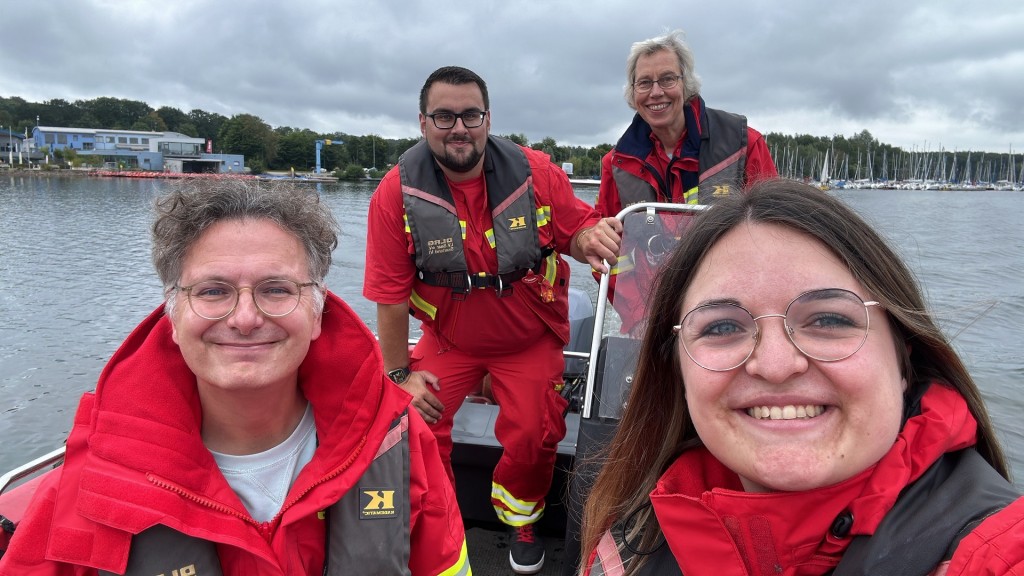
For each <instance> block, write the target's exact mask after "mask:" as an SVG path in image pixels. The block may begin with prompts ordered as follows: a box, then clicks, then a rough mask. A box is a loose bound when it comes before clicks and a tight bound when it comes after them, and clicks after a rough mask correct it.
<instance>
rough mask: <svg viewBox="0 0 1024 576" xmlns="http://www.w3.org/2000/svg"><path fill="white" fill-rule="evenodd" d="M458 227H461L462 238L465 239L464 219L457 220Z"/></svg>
mask: <svg viewBox="0 0 1024 576" xmlns="http://www.w3.org/2000/svg"><path fill="white" fill-rule="evenodd" d="M459 228H461V229H462V239H463V240H465V239H466V221H465V220H459Z"/></svg>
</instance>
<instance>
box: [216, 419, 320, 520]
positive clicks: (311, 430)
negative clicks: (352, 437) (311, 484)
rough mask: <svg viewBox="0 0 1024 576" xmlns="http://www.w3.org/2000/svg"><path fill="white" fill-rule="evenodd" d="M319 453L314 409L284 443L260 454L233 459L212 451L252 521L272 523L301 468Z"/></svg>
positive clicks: (232, 456) (233, 457)
mask: <svg viewBox="0 0 1024 576" xmlns="http://www.w3.org/2000/svg"><path fill="white" fill-rule="evenodd" d="M315 451H316V425H315V423H314V421H313V409H312V406H310V405H309V404H306V412H305V413H304V414H303V415H302V420H300V421H299V425H298V426H296V427H295V430H294V431H292V433H291V435H290V436H289V437H288V438H287V439H286V440H285V441H284V442H282V443H280V444H278V445H277V446H274V447H273V448H271V449H269V450H266V451H264V452H260V453H258V454H246V455H244V456H234V455H231V454H221V453H219V452H214V451H213V450H210V453H211V454H213V459H214V460H215V461H216V462H217V466H218V467H220V471H221V473H222V474H224V478H226V479H227V481H228V485H229V486H231V489H232V490H234V491H235V493H236V494H238V497H239V498H240V499H241V500H242V504H245V509H246V510H248V511H249V514H251V515H252V517H253V519H255V520H258V521H260V522H267V521H269V520H271V519H272V518H273V517H274V516H275V515H276V514H277V513H278V512H279V511H280V510H281V506H283V505H284V498H285V496H287V495H288V490H289V489H290V488H291V487H292V483H293V482H295V479H296V478H297V477H298V476H299V472H300V471H301V470H302V467H303V466H305V465H306V464H307V463H309V461H310V460H312V459H313V452H315Z"/></svg>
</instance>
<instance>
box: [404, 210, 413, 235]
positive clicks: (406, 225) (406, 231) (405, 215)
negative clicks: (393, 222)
mask: <svg viewBox="0 0 1024 576" xmlns="http://www.w3.org/2000/svg"><path fill="white" fill-rule="evenodd" d="M402 222H404V223H405V233H406V234H412V230H410V229H409V215H408V214H405V213H403V214H402Z"/></svg>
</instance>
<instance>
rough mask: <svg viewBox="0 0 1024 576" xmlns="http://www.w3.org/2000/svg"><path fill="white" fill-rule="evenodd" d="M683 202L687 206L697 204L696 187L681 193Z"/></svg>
mask: <svg viewBox="0 0 1024 576" xmlns="http://www.w3.org/2000/svg"><path fill="white" fill-rule="evenodd" d="M683 200H684V201H685V202H686V203H687V204H697V186H694V187H693V188H690V189H689V190H687V191H686V192H684V193H683Z"/></svg>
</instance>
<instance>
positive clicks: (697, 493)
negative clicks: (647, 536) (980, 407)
mask: <svg viewBox="0 0 1024 576" xmlns="http://www.w3.org/2000/svg"><path fill="white" fill-rule="evenodd" d="M976 433H977V423H976V421H975V419H974V417H973V416H972V415H971V413H970V411H969V410H968V408H967V403H966V402H965V401H964V399H963V397H961V396H960V394H959V393H958V392H957V391H955V390H953V389H951V388H949V387H947V386H944V385H939V384H934V385H932V386H931V387H930V388H929V390H928V391H927V392H926V393H925V395H924V397H923V398H922V401H921V412H920V414H918V415H916V416H914V417H912V418H910V419H909V420H908V421H907V422H906V424H905V425H904V427H903V430H902V431H901V432H900V434H899V436H898V437H897V440H896V442H895V443H894V444H893V447H892V449H890V450H889V452H888V453H886V455H885V456H883V457H882V459H881V460H880V461H879V462H878V463H877V464H876V465H875V466H874V467H872V468H869V469H867V470H865V471H864V472H862V473H861V474H859V475H857V476H855V477H853V478H850V479H849V480H846V481H844V482H841V483H839V484H836V485H834V486H827V487H823V488H819V489H816V490H810V491H805V492H771V493H747V492H744V491H743V490H742V488H741V485H740V482H739V478H738V477H737V476H736V474H735V473H733V472H732V471H730V470H728V469H726V468H725V467H724V466H723V465H722V464H721V463H720V462H719V461H718V460H717V459H715V458H714V456H712V455H711V454H710V453H709V452H708V451H707V450H706V449H703V448H701V449H695V450H690V451H688V452H687V453H685V454H683V455H682V456H681V457H680V458H679V459H677V460H676V462H674V463H673V464H672V466H671V467H670V468H669V469H668V470H667V471H666V472H665V474H664V475H663V476H662V478H661V480H660V481H659V482H658V485H657V487H656V488H655V490H654V491H653V492H652V493H651V501H652V503H653V504H654V509H655V512H656V513H657V517H658V521H659V524H660V525H661V527H662V530H663V531H664V532H665V536H666V539H667V540H668V543H669V546H670V547H671V549H672V551H673V553H674V555H675V556H676V558H677V560H679V564H680V567H681V568H682V571H683V573H684V574H689V573H694V574H698V573H701V572H702V569H703V570H706V569H707V567H708V566H709V564H708V562H709V560H708V559H714V561H713V562H712V564H713V565H715V566H718V567H719V569H718V570H717V571H716V572H715V574H716V575H717V576H731V575H732V574H746V573H747V572H745V571H743V569H742V567H743V566H745V565H747V564H748V563H751V562H753V563H755V564H757V563H765V562H767V563H769V564H772V563H774V564H777V565H780V566H785V567H793V566H799V565H806V566H808V569H809V572H808V573H818V574H820V573H823V571H824V570H823V569H824V568H828V567H830V566H834V565H835V564H836V563H837V562H838V559H839V558H840V557H841V555H842V552H843V551H844V550H845V549H846V546H847V545H848V544H849V541H850V539H849V537H845V538H837V537H834V536H832V535H831V532H830V527H831V526H832V524H833V522H835V521H836V519H837V518H838V517H839V516H840V515H841V514H843V515H845V514H846V513H848V514H849V516H850V517H852V522H853V525H852V528H851V529H850V531H849V536H854V535H866V534H872V533H874V531H875V529H876V528H877V527H878V524H879V523H880V522H881V521H882V518H883V517H884V516H885V514H886V512H888V510H889V509H890V508H892V506H893V504H894V503H895V501H896V498H897V497H898V496H899V494H900V491H901V490H902V489H903V488H904V487H905V486H907V485H908V484H910V483H911V482H913V481H914V480H916V479H917V478H919V477H920V476H921V474H923V473H924V472H925V470H927V469H928V467H929V466H931V465H932V464H933V463H934V462H935V461H936V460H937V459H938V458H940V457H941V456H942V455H943V454H945V453H947V452H953V451H956V450H960V449H963V448H966V447H968V446H972V445H974V444H975V442H976ZM732 570H735V571H732ZM754 573H760V572H757V571H756V570H755V571H754ZM789 573H796V574H800V573H802V572H800V571H797V572H787V574H789Z"/></svg>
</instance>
